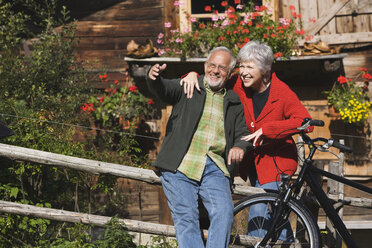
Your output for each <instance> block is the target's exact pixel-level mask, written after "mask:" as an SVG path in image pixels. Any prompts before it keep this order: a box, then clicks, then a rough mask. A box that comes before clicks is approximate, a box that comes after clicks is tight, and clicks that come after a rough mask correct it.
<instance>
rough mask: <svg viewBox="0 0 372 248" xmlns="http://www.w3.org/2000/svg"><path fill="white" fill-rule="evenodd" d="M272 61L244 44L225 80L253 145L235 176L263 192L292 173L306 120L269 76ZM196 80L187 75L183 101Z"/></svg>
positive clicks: (261, 47) (259, 47)
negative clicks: (297, 137) (298, 137)
mask: <svg viewBox="0 0 372 248" xmlns="http://www.w3.org/2000/svg"><path fill="white" fill-rule="evenodd" d="M273 58H274V57H273V52H272V50H271V48H270V47H269V46H267V45H266V44H263V43H259V42H256V41H251V42H249V43H247V44H246V45H245V46H243V47H242V48H241V50H240V52H239V54H238V56H237V61H238V63H239V75H235V76H233V77H232V78H230V80H229V82H230V85H231V87H233V90H234V91H235V92H236V93H237V94H238V95H239V98H240V100H241V102H242V103H243V107H244V115H245V121H246V124H247V126H248V129H249V131H250V132H251V133H252V134H250V135H248V136H245V137H243V139H244V140H246V141H249V140H252V141H253V144H254V145H255V146H256V149H254V151H253V152H252V154H248V156H247V159H246V162H245V163H244V164H241V166H240V169H239V173H240V176H241V177H242V178H243V179H245V180H246V179H247V175H248V176H249V179H250V182H251V185H252V186H255V187H259V188H264V189H278V181H280V175H281V174H283V173H285V174H289V175H292V174H293V173H294V172H295V171H296V168H297V149H296V144H295V142H294V141H293V139H292V138H291V136H292V135H293V134H295V133H297V132H298V130H297V129H296V128H297V127H299V126H301V123H302V122H303V120H304V118H310V115H309V113H308V112H307V110H306V109H305V107H304V106H303V105H302V104H301V102H300V100H299V99H298V97H297V95H296V94H295V93H294V92H293V91H292V90H291V89H290V88H289V87H288V86H287V85H286V84H285V83H284V82H282V81H280V80H279V79H278V77H277V76H276V75H275V73H272V72H271V66H272V62H273ZM195 76H196V73H190V74H189V75H188V76H187V77H186V78H184V79H183V81H182V82H181V84H182V83H184V89H185V93H186V94H187V95H188V97H191V95H192V94H193V87H194V85H195V84H194V83H193V81H195ZM195 87H196V89H197V90H200V89H198V88H197V86H195ZM252 211H253V210H252ZM263 211H265V210H259V208H257V213H256V214H255V215H256V216H257V215H258V216H263V214H264V212H263ZM260 212H261V213H260ZM252 216H253V213H250V218H251V217H252ZM249 234H250V235H252V236H258V234H254V230H249ZM283 235H286V236H287V235H289V233H288V232H287V233H286V231H283V232H282V235H281V239H285V238H284V237H283Z"/></svg>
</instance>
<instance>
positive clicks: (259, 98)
mask: <svg viewBox="0 0 372 248" xmlns="http://www.w3.org/2000/svg"><path fill="white" fill-rule="evenodd" d="M270 86H271V84H270V85H269V87H267V89H266V90H265V91H263V92H261V93H258V92H257V91H252V102H253V111H254V118H255V119H257V117H258V116H259V115H260V113H261V111H262V109H263V108H264V107H265V104H266V102H267V99H268V98H269V93H270Z"/></svg>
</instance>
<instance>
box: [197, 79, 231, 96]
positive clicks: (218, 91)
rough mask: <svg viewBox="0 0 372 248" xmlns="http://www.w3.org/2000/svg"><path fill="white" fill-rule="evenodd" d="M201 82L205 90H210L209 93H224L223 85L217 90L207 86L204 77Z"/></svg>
mask: <svg viewBox="0 0 372 248" xmlns="http://www.w3.org/2000/svg"><path fill="white" fill-rule="evenodd" d="M203 84H204V88H205V90H206V91H208V92H211V93H214V94H221V95H223V96H225V95H226V88H225V87H223V88H221V89H219V90H217V91H213V90H212V89H211V87H209V84H208V83H207V81H205V77H204V80H203Z"/></svg>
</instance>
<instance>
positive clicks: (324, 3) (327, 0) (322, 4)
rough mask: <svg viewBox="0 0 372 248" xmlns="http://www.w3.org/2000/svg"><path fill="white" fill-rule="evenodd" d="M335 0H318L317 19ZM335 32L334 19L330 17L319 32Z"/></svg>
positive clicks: (324, 13)
mask: <svg viewBox="0 0 372 248" xmlns="http://www.w3.org/2000/svg"><path fill="white" fill-rule="evenodd" d="M334 1H335V0H318V13H319V15H318V17H317V20H318V19H319V18H320V17H321V16H324V15H326V14H327V12H328V10H329V9H330V8H331V7H332V6H333V4H334ZM335 33H336V20H335V18H332V19H331V20H330V21H329V22H328V24H327V25H325V26H324V27H323V28H322V29H321V30H320V31H319V34H321V35H324V34H335Z"/></svg>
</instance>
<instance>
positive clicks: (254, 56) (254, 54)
mask: <svg viewBox="0 0 372 248" xmlns="http://www.w3.org/2000/svg"><path fill="white" fill-rule="evenodd" d="M237 60H238V62H239V63H241V62H249V61H253V62H254V63H256V65H257V66H258V68H259V70H260V71H261V73H262V76H263V79H264V81H265V82H269V81H270V80H271V66H272V63H273V60H274V55H273V51H272V50H271V48H270V47H269V46H268V45H266V44H265V43H261V42H258V41H250V42H248V43H247V44H245V45H244V46H243V47H242V48H241V49H240V51H239V53H238V57H237Z"/></svg>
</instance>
